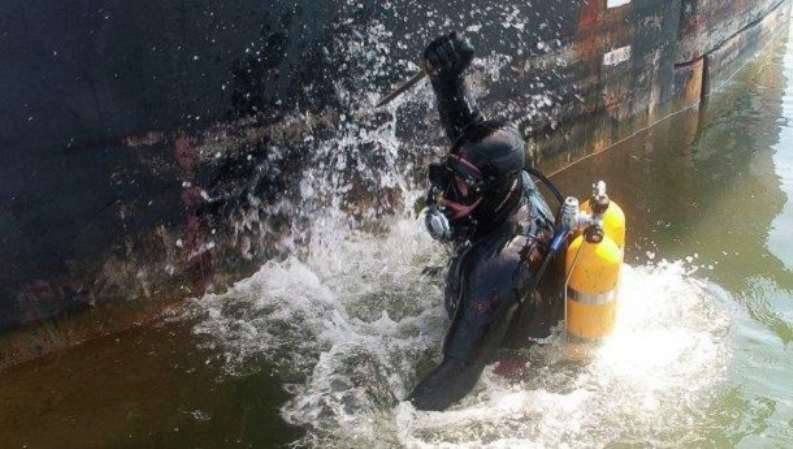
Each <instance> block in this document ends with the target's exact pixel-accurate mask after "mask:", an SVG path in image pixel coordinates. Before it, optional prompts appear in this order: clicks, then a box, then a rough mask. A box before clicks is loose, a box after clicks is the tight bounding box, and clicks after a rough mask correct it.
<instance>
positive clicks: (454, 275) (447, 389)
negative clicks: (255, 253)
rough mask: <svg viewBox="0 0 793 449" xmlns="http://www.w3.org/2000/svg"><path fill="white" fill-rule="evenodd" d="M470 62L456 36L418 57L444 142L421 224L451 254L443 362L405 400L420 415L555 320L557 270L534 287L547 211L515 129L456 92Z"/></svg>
mask: <svg viewBox="0 0 793 449" xmlns="http://www.w3.org/2000/svg"><path fill="white" fill-rule="evenodd" d="M473 56H474V48H473V47H472V46H471V44H470V43H469V42H468V41H467V40H466V39H464V38H463V37H461V36H460V35H458V34H457V33H451V34H449V35H444V36H441V37H439V38H437V39H435V40H434V41H432V42H431V43H430V44H429V45H428V47H427V48H426V50H425V52H424V56H423V59H424V60H423V63H424V67H425V70H426V72H427V73H428V75H429V76H430V80H431V83H432V87H433V90H434V92H435V95H436V98H437V106H438V111H439V113H440V117H441V121H442V123H443V126H444V128H445V130H446V134H447V136H448V138H449V140H450V142H451V149H450V151H449V152H448V154H447V156H446V158H445V160H443V161H441V162H437V163H433V164H431V165H430V167H429V181H430V188H429V193H428V195H427V205H428V208H427V215H426V217H425V221H426V225H427V229H428V231H429V233H430V234H431V235H432V237H433V238H434V239H436V240H440V241H442V242H445V243H447V244H449V245H450V246H451V252H452V256H451V258H450V261H449V265H448V272H447V274H446V287H445V291H444V297H445V299H444V303H445V308H446V311H447V313H448V314H449V318H450V319H451V325H450V327H449V329H448V331H447V334H446V337H445V340H444V343H443V360H442V362H441V363H440V365H438V366H437V367H436V368H435V369H433V370H432V371H431V372H430V373H429V374H428V375H427V376H425V377H424V379H423V380H421V382H420V383H419V384H418V386H416V387H415V389H414V390H413V392H412V393H411V395H410V396H409V400H410V401H411V402H412V403H413V404H414V405H415V407H416V408H417V409H421V410H444V409H446V408H448V407H449V406H451V405H452V404H453V403H455V402H457V401H458V400H460V399H461V398H462V397H463V396H465V395H466V394H467V393H468V392H469V391H470V390H471V389H472V388H473V386H474V384H475V383H476V381H477V380H478V378H479V376H480V374H481V372H482V370H483V369H484V367H485V365H486V364H487V363H491V362H492V361H493V357H494V355H495V354H496V352H497V351H498V350H499V348H501V347H502V346H503V345H504V344H505V342H506V343H509V342H513V341H517V344H522V343H523V342H527V341H528V338H529V337H545V336H547V335H549V334H550V330H551V328H552V327H553V326H554V325H556V324H557V322H558V321H559V320H560V319H561V317H562V314H563V305H562V306H561V307H560V306H559V305H560V304H562V301H560V300H558V298H557V296H558V294H559V292H560V291H561V289H560V288H559V285H558V279H559V278H560V276H558V275H557V276H554V275H553V274H558V273H559V272H560V271H561V269H560V268H558V267H557V266H556V265H554V264H550V266H551V268H550V269H549V270H548V272H549V275H548V276H544V278H543V280H542V282H539V283H538V282H537V281H538V274H541V273H543V272H545V268H546V266H547V265H546V264H544V263H543V262H545V259H546V255H547V254H548V247H549V244H550V241H551V239H552V237H553V234H554V214H553V213H552V212H551V210H550V208H549V207H548V205H547V203H546V202H545V200H544V199H543V197H542V194H541V193H540V192H539V191H538V190H537V188H536V185H535V184H534V181H533V180H532V179H531V178H530V177H529V175H528V174H527V173H526V171H525V170H524V169H525V168H526V167H527V162H529V161H527V157H526V143H525V141H524V139H523V137H522V136H521V134H520V132H519V131H518V130H517V129H516V128H515V127H514V126H512V125H509V124H507V123H504V122H501V121H497V120H486V119H485V117H483V116H482V113H481V112H480V110H479V108H478V107H477V105H476V102H475V101H474V99H473V98H472V97H471V95H470V93H469V92H468V90H467V89H466V83H465V77H464V74H463V73H464V72H465V70H466V68H467V67H468V66H469V65H470V64H471V61H472V60H473ZM530 165H533V164H530ZM548 259H550V258H548ZM541 268H542V269H541ZM554 279H555V280H554Z"/></svg>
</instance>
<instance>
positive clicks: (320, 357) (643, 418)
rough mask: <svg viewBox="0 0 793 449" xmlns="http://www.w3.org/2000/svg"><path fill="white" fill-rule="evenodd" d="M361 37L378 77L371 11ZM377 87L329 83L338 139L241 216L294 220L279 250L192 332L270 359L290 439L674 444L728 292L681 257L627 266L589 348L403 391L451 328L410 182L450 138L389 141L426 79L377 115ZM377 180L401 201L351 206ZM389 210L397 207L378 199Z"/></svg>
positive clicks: (712, 379)
mask: <svg viewBox="0 0 793 449" xmlns="http://www.w3.org/2000/svg"><path fill="white" fill-rule="evenodd" d="M505 20H506V19H505ZM513 22H514V21H510V22H509V24H510V27H514V26H515V23H517V22H514V23H513ZM505 23H507V22H505ZM353 34H354V36H357V38H355V39H352V38H351V39H348V40H345V41H344V42H339V43H338V45H339V46H342V45H343V46H345V48H347V49H348V50H347V51H348V58H347V59H346V60H345V61H344V63H346V64H351V65H355V64H358V65H360V66H361V69H362V70H361V72H362V73H369V74H374V75H372V76H383V75H384V74H385V73H386V72H387V70H386V67H385V64H386V61H387V56H388V48H387V47H383V46H381V45H380V46H378V42H382V41H383V40H385V39H389V38H390V34H389V31H388V30H385V29H384V28H383V27H382V26H379V25H377V24H375V25H373V26H371V27H370V28H369V29H366V30H361V31H360V32H356V33H353ZM490 58H491V59H492V61H491V62H493V64H490V65H489V66H488V67H490V68H491V69H492V73H490V72H487V71H485V72H482V71H479V73H478V74H477V75H476V76H475V77H474V84H475V87H474V89H475V90H476V91H477V92H478V93H479V94H481V93H482V92H483V91H484V90H486V86H487V85H488V82H492V80H493V78H497V77H498V76H499V73H500V67H502V66H504V64H505V63H506V62H504V61H507V62H508V61H509V56H505V55H491V56H490ZM499 61H501V63H499ZM392 63H393V61H392ZM400 64H401V67H403V68H404V69H405V70H406V71H410V70H411V68H412V67H411V66H410V63H409V62H408V61H401V62H400ZM494 67H495V68H494ZM357 82H360V84H356V83H357ZM350 83H352V84H350ZM371 85H372V80H371V79H368V78H367V79H362V80H359V81H357V80H346V81H345V82H339V83H338V85H337V91H338V92H337V94H338V97H339V99H340V102H341V103H342V104H344V105H346V106H345V107H346V112H345V113H343V114H341V117H340V120H339V126H338V129H337V130H336V131H337V132H336V133H335V134H334V135H333V136H332V137H330V138H327V139H325V140H321V139H319V140H316V141H314V140H313V139H314V138H313V137H311V139H312V140H311V141H308V140H307V144H308V147H307V148H308V149H309V150H310V152H308V153H307V154H308V157H310V158H311V161H310V163H308V164H306V165H305V168H304V169H303V171H302V172H301V173H293V174H292V176H297V177H298V178H299V179H300V183H299V188H298V189H297V190H298V191H296V192H291V193H290V195H289V196H288V197H285V198H284V199H283V200H281V201H279V202H277V203H274V204H256V206H257V207H256V208H254V209H253V210H251V211H249V212H248V215H246V216H245V217H243V219H241V220H240V221H239V224H240V227H241V228H245V229H251V228H255V227H256V226H257V223H259V224H260V223H262V222H264V221H266V217H267V216H273V215H276V214H281V215H286V216H288V217H290V218H291V220H292V221H291V222H292V223H293V225H292V227H291V231H290V232H288V233H286V234H285V235H283V236H282V237H281V238H282V240H281V241H280V242H279V245H280V246H281V247H282V248H284V249H285V251H284V254H286V256H284V257H282V258H279V259H277V260H271V261H270V262H267V263H265V264H264V265H263V266H262V267H261V268H260V269H259V270H258V272H257V273H256V274H254V275H253V276H251V277H250V278H248V279H245V280H243V281H241V282H239V283H237V284H236V285H235V286H233V287H232V288H231V289H229V290H228V291H227V292H225V293H223V294H210V295H206V296H204V297H202V298H197V299H195V300H193V301H192V303H191V304H189V305H188V307H187V309H188V310H187V315H188V316H189V317H191V318H192V319H194V320H195V321H196V323H197V324H196V325H195V327H194V332H195V333H196V334H198V335H201V336H206V340H207V341H209V343H208V344H210V345H211V346H213V347H214V348H215V349H216V352H217V353H219V354H222V358H223V362H224V365H225V366H226V367H227V369H228V372H229V375H244V373H245V372H246V371H247V370H250V369H257V367H258V366H262V365H263V363H262V362H263V361H264V362H266V366H268V367H274V369H275V370H276V371H277V374H278V375H279V378H280V379H283V381H284V382H285V384H284V386H285V388H286V389H287V390H288V391H289V392H290V393H291V394H292V399H291V400H290V401H289V402H288V403H287V404H286V405H284V406H283V408H282V411H281V412H282V416H283V418H284V419H285V420H286V421H288V422H290V423H293V424H296V425H300V426H303V427H305V428H306V429H307V432H306V436H305V437H304V439H303V440H302V441H301V442H299V444H300V445H301V446H308V447H344V448H351V447H361V448H372V447H374V448H379V447H383V448H385V447H389V448H390V447H408V448H414V447H415V448H443V447H448V448H452V447H454V448H458V447H463V448H465V447H470V448H479V447H491V448H502V447H503V448H514V447H525V448H565V447H566V448H596V447H606V446H609V445H610V444H612V443H616V442H619V443H623V444H626V445H627V446H628V447H633V446H635V445H639V446H640V445H641V444H646V443H648V442H649V444H650V446H652V447H656V446H658V447H660V446H669V447H675V442H676V441H679V440H680V439H684V438H686V432H687V430H686V429H691V428H692V427H693V426H695V425H696V422H697V421H698V420H699V419H700V418H701V417H702V415H703V413H705V412H704V411H703V410H705V409H706V407H707V404H708V402H709V400H710V396H711V395H713V394H715V388H714V386H715V385H718V384H719V382H720V381H721V379H722V377H723V376H724V375H725V371H726V367H727V361H728V359H729V347H728V338H729V337H728V335H727V334H728V329H729V319H728V315H727V314H726V313H725V312H724V311H723V309H722V308H721V307H720V304H722V303H724V302H726V299H725V295H726V293H724V292H723V291H722V290H720V289H719V288H717V287H715V286H713V285H711V284H708V283H706V282H703V281H699V280H696V279H695V278H693V277H692V276H689V275H688V274H687V273H686V271H685V268H684V265H683V264H681V263H660V264H657V265H653V266H647V267H628V266H626V267H625V271H624V273H623V278H622V285H621V294H620V302H621V310H620V314H619V323H618V326H617V330H616V332H615V334H614V335H613V336H612V337H611V338H609V339H608V340H607V341H606V342H604V343H603V344H602V345H600V346H598V347H593V348H586V350H585V351H582V350H581V348H574V347H572V346H571V345H569V344H568V343H567V342H566V341H565V338H564V336H563V335H562V333H561V332H557V334H555V335H553V336H552V337H550V338H548V339H546V340H543V341H540V342H536V343H535V344H533V345H532V346H531V347H530V348H527V349H526V350H524V351H521V354H520V359H521V360H523V361H525V366H524V368H523V369H522V370H521V371H520V373H519V376H517V377H514V378H509V379H507V378H504V377H501V376H499V375H497V374H496V373H495V371H494V369H493V367H489V368H487V369H486V370H485V372H484V374H483V376H482V378H481V380H480V382H479V383H478V384H477V386H476V387H475V389H474V391H473V392H472V393H471V394H469V395H468V396H467V397H466V398H465V399H464V400H463V401H462V402H461V403H460V404H457V405H455V406H454V407H453V408H452V409H451V410H449V411H446V412H442V413H432V412H419V411H416V410H415V409H414V408H413V407H412V406H411V405H410V404H409V403H406V402H404V401H403V399H404V398H405V397H406V395H407V393H408V392H409V391H410V389H411V388H412V386H413V385H415V384H416V382H417V378H416V367H417V365H421V364H425V363H427V362H429V361H431V360H432V359H435V360H437V358H438V356H439V349H440V345H441V340H442V336H443V334H444V332H445V330H446V327H447V326H448V321H447V319H446V317H445V313H444V311H443V308H442V294H441V292H442V287H443V286H442V279H441V276H440V275H438V274H437V273H438V271H439V270H425V268H427V267H439V266H440V267H442V266H444V265H445V262H446V259H447V254H446V253H445V250H444V248H442V247H440V246H439V245H437V244H436V243H434V242H433V241H432V240H431V239H430V238H429V236H428V235H427V234H426V232H425V230H424V229H423V225H422V223H423V220H422V219H421V218H420V217H418V218H417V217H416V216H415V213H414V212H413V210H412V204H413V203H414V201H415V199H416V198H418V195H419V193H418V192H417V191H418V190H420V189H421V188H422V186H421V185H420V184H419V183H416V182H415V181H411V175H414V174H415V172H416V170H417V165H419V164H421V163H422V162H423V161H422V160H421V157H418V156H417V154H419V153H421V154H424V155H425V156H423V157H425V158H426V157H432V155H433V154H440V153H442V152H443V149H442V148H440V147H432V146H426V147H422V148H420V149H419V150H416V148H415V146H414V147H413V150H414V151H413V152H410V151H408V150H406V147H407V146H410V145H415V144H416V142H408V140H410V135H409V133H408V134H403V136H402V137H401V139H400V137H398V132H397V130H398V128H399V125H400V124H399V123H398V120H399V119H398V115H399V114H398V111H400V110H401V111H403V112H404V111H407V112H410V111H422V110H424V111H425V112H424V113H423V114H424V115H421V114H419V115H416V114H413V115H411V114H409V113H408V114H407V119H408V120H423V119H426V109H427V107H428V105H429V104H430V103H431V98H432V97H431V96H430V95H429V91H428V88H427V86H426V84H425V85H423V86H421V85H420V86H419V87H418V88H417V90H415V91H414V92H413V95H412V96H410V97H409V98H407V97H403V98H399V99H397V100H396V101H394V102H393V103H391V104H390V105H389V106H388V109H387V110H386V111H385V112H383V113H380V114H379V115H378V114H373V113H372V112H371V111H370V110H368V109H367V108H368V107H369V106H370V105H371V104H374V102H375V101H376V100H377V99H378V97H379V94H380V92H376V93H375V92H373V91H372V90H371ZM356 89H360V91H356ZM550 98H551V97H549V96H543V97H541V98H537V99H535V100H534V103H536V104H537V111H540V109H541V108H542V107H545V106H553V103H552V101H551V99H550ZM509 109H510V108H507V110H509ZM537 111H535V112H537ZM511 114H512V113H511ZM515 114H517V115H515ZM515 114H512V115H514V117H512V116H510V118H512V119H520V118H521V116H520V114H518V113H517V112H515ZM274 154H276V156H277V152H275V153H274ZM413 179H415V178H413ZM385 191H389V192H392V193H393V194H394V195H395V196H396V198H397V200H398V201H389V202H387V204H382V203H378V202H377V201H375V203H373V204H372V205H371V208H369V209H366V208H365V209H363V210H360V208H358V209H356V207H354V206H351V205H350V204H351V203H350V201H349V200H350V199H351V198H352V199H355V197H356V196H360V195H361V192H364V193H367V192H368V193H371V192H375V198H376V199H377V198H381V199H382V196H383V194H382V192H385ZM253 200H254V201H252V202H253V203H255V198H254V199H253ZM359 204H360V203H359ZM383 206H385V207H386V208H390V209H391V210H389V211H386V212H387V213H383V212H384V211H383V210H377V208H379V207H383ZM383 217H386V218H383ZM264 231H266V230H264ZM261 234H262V235H267V233H266V232H262V233H261ZM289 254H291V255H289ZM440 271H441V272H442V271H443V270H440ZM426 273H435V274H426ZM582 354H583V355H582ZM632 445H633V446H632Z"/></svg>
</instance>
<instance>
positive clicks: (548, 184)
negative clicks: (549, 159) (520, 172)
mask: <svg viewBox="0 0 793 449" xmlns="http://www.w3.org/2000/svg"><path fill="white" fill-rule="evenodd" d="M526 171H527V172H529V174H530V175H532V176H534V177H535V178H537V179H539V180H540V181H542V183H543V184H545V187H547V188H548V190H550V191H551V193H553V195H554V196H555V197H556V199H557V201H559V205H560V206H561V205H563V204H564V196H563V195H562V192H560V191H559V189H557V188H556V186H555V185H554V183H552V182H551V180H550V179H548V178H546V177H545V175H543V174H542V173H540V172H539V170H537V169H535V168H527V169H526Z"/></svg>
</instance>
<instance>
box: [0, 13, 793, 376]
mask: <svg viewBox="0 0 793 449" xmlns="http://www.w3.org/2000/svg"><path fill="white" fill-rule="evenodd" d="M613 3H614V2H613V0H611V1H608V2H607V1H599V2H593V1H589V2H583V1H570V0H548V1H543V2H533V3H532V4H529V3H528V2H516V3H515V4H509V5H505V4H503V2H496V1H484V2H467V1H460V0H455V1H450V2H437V4H435V2H429V3H427V2H409V1H402V0H398V1H394V2H389V3H383V2H371V1H367V2H360V4H348V3H347V2H336V1H327V2H325V1H323V2H317V1H313V0H312V1H302V0H300V1H299V0H294V1H287V2H283V1H279V2H259V1H252V0H236V1H231V2H215V1H209V0H199V1H195V2H190V3H189V4H188V3H185V2H183V1H166V2H162V1H161V2H143V3H141V2H119V1H112V0H105V1H100V2H97V1H66V2H64V1H59V2H44V3H39V4H38V5H32V4H30V3H29V2H22V1H18V0H16V1H9V2H5V3H4V4H3V5H2V6H0V25H1V26H0V62H1V63H2V66H3V67H4V69H3V70H2V71H0V86H3V88H2V91H1V92H0V95H1V98H2V101H0V144H2V148H3V149H2V153H0V154H2V164H0V179H2V183H0V210H1V211H2V215H0V257H1V258H2V266H3V267H4V269H3V270H2V272H0V329H8V328H13V327H16V326H19V325H21V324H25V323H32V322H39V321H41V320H44V319H48V318H51V317H55V316H61V315H63V314H64V313H66V312H69V311H72V310H76V311H79V310H83V309H85V308H89V307H94V306H95V305H97V304H105V303H114V302H123V303H126V304H128V303H129V302H130V301H133V302H135V301H139V302H146V303H149V302H152V301H162V300H163V299H162V298H174V299H178V298H183V297H186V296H195V295H200V294H202V293H203V292H204V291H207V290H210V291H211V290H218V289H223V288H225V287H226V286H228V285H229V283H230V282H233V281H234V280H236V279H239V278H241V277H242V276H245V275H247V274H249V273H251V272H252V271H253V270H254V269H255V268H256V267H258V266H259V264H260V263H261V262H262V261H264V260H267V259H269V258H272V257H279V256H281V255H283V254H285V253H287V252H290V251H298V252H299V251H300V248H301V245H302V244H304V243H305V241H307V240H308V239H310V238H311V235H309V234H306V233H305V232H304V231H306V230H307V229H308V228H310V222H311V221H312V219H314V218H316V217H317V214H321V213H322V211H323V210H324V208H326V207H327V206H328V204H330V203H332V202H333V201H332V197H333V198H339V197H341V198H342V201H340V203H341V204H342V206H340V207H341V210H342V211H343V212H344V213H346V214H347V215H349V216H350V217H352V219H353V220H357V219H371V218H373V217H374V218H376V217H377V216H380V215H384V214H388V213H389V212H390V211H392V210H393V209H395V208H401V207H404V205H403V204H402V203H401V201H402V198H401V195H400V188H398V187H397V186H394V185H393V184H389V183H387V182H385V181H383V180H382V179H381V178H383V176H380V175H381V174H387V173H388V171H395V170H396V171H400V172H406V173H408V175H409V176H408V182H409V183H410V182H414V181H415V183H416V184H415V185H418V184H420V182H421V181H420V180H421V179H422V176H423V171H422V170H423V168H422V167H423V166H424V164H425V163H426V161H427V160H428V159H429V158H431V157H433V155H435V154H438V152H439V151H440V150H439V149H440V148H442V145H443V140H442V138H441V137H440V136H439V133H438V124H437V118H436V117H435V112H434V110H433V108H432V107H431V99H430V97H429V96H428V89H427V87H426V85H425V86H423V87H420V88H419V89H417V90H414V91H413V92H411V93H408V94H407V95H408V96H410V95H414V97H410V98H402V99H400V100H399V101H397V102H396V104H394V105H392V106H391V108H390V109H387V110H384V111H373V110H371V105H372V104H373V102H374V101H375V99H376V98H377V97H378V96H379V95H381V94H385V93H386V92H387V91H388V89H389V88H391V87H392V86H394V85H395V84H396V83H397V82H398V81H399V80H401V79H404V78H406V77H407V76H409V75H410V74H411V73H412V72H413V71H414V70H415V65H414V64H413V62H415V61H416V60H417V56H418V55H419V54H420V52H421V50H422V48H423V46H424V45H425V44H426V42H428V41H429V40H430V39H431V38H432V37H434V36H435V35H437V34H440V33H441V32H445V31H449V30H451V29H458V30H459V29H462V30H466V32H467V34H468V35H469V36H470V37H471V38H472V40H473V41H474V44H475V45H476V47H477V49H478V54H479V55H481V56H482V57H483V58H484V59H480V60H479V62H477V63H476V64H475V67H474V70H473V72H472V77H471V78H472V80H473V82H474V84H475V85H476V86H477V87H476V90H477V92H478V93H479V95H480V101H481V104H482V105H483V106H484V109H485V112H486V114H487V115H489V116H499V117H502V118H505V119H508V120H511V121H513V122H516V123H517V124H518V125H519V126H520V128H521V130H523V131H524V133H525V134H526V136H527V137H528V138H529V141H530V148H529V151H531V152H532V153H533V154H534V156H535V157H536V158H537V159H538V160H539V161H541V162H542V164H543V166H544V167H545V168H546V169H548V170H553V169H558V168H561V167H564V166H565V165H567V164H569V163H571V162H573V161H574V160H576V159H577V158H580V157H582V156H585V155H587V154H590V153H592V152H597V151H601V150H603V149H605V148H607V147H608V146H610V145H612V144H614V143H615V142H617V141H619V140H621V139H623V138H625V137H627V136H629V135H631V134H632V133H634V132H635V131H636V130H637V129H641V128H643V127H645V126H649V125H651V124H653V123H655V122H657V121H658V120H660V119H661V118H663V117H664V116H665V115H667V114H669V113H671V112H675V111H678V110H680V109H682V108H684V107H688V106H690V105H693V104H696V103H698V102H699V101H700V99H701V97H702V95H703V94H704V93H706V92H708V91H709V89H711V88H712V87H714V86H715V85H717V84H718V83H719V82H721V81H722V80H723V79H725V77H726V76H728V74H729V73H732V71H734V70H735V67H737V66H738V65H739V64H740V62H741V61H742V59H743V58H745V57H746V56H747V55H749V54H751V53H752V52H753V51H755V49H756V48H758V47H759V46H760V45H761V44H762V43H763V42H765V41H766V40H768V39H769V37H770V36H771V35H772V34H773V33H774V31H775V30H777V29H779V28H781V27H782V25H784V24H785V23H786V21H787V16H788V12H789V7H790V6H789V2H787V1H780V0H763V1H758V2H750V1H744V0H672V1H667V0H634V1H628V2H616V3H617V4H621V3H625V4H624V5H621V6H617V7H613V8H609V7H608V5H610V4H613ZM535 4H537V5H535ZM539 4H541V5H539ZM353 125H354V126H353ZM389 127H392V128H389ZM387 129H393V130H394V135H395V139H396V142H397V143H398V144H399V147H400V154H399V157H398V158H397V160H396V161H395V160H393V157H392V156H393V155H391V154H390V153H389V151H390V150H389V147H388V145H387V144H386V143H383V142H382V141H381V140H380V139H379V138H369V139H359V140H358V141H356V140H355V139H356V138H358V137H359V136H360V135H362V133H368V134H377V133H381V134H383V135H385V134H387V133H386V131H383V130H387ZM350 141H352V142H353V143H349V142H350ZM392 143H393V142H392ZM428 145H429V146H430V147H431V150H430V151H428ZM328 146H334V148H335V149H334V150H328V148H327V147H328ZM415 148H418V149H415ZM340 155H342V156H343V157H342V156H340ZM323 164H327V166H332V167H334V168H333V171H338V172H339V173H340V177H341V178H342V180H343V182H342V181H338V182H337V181H332V182H331V181H330V179H331V177H330V176H329V177H328V181H327V183H326V184H322V186H323V189H324V188H325V187H326V188H327V190H328V191H327V192H320V193H316V194H314V195H309V194H308V193H307V190H306V186H305V183H303V177H304V176H305V175H306V173H307V172H308V171H309V170H312V168H313V167H317V166H323ZM361 167H364V168H365V169H364V170H363V171H364V172H366V173H362V170H361ZM328 171H330V169H328ZM312 173H314V172H312ZM334 179H335V178H334ZM334 182H335V183H336V184H334ZM342 184H343V186H342ZM344 186H346V187H344ZM342 187H343V188H342ZM337 203H339V202H337ZM277 204H280V205H283V204H287V205H289V206H277V207H276V206H275V205H277ZM334 204H335V203H334ZM286 237H289V238H291V239H292V240H293V241H294V244H293V245H292V246H291V247H290V246H289V245H284V244H282V242H283V241H284V239H285V238H286ZM295 248H297V249H295ZM100 321H101V320H100ZM122 321H123V320H122ZM119 325H120V326H123V324H119ZM113 327H117V325H116V324H113V325H108V326H107V327H104V328H103V325H101V324H100V325H97V328H98V329H112V328H113ZM56 340H57V339H56ZM49 344H50V343H45V344H43V346H47V345H49ZM52 345H57V342H54V343H52ZM42 350H46V347H45V348H44V349H42ZM20 357H21V356H19V357H15V356H13V355H10V356H9V355H8V354H6V356H5V358H6V360H11V359H15V358H16V359H18V358H20ZM0 363H2V361H1V360H0Z"/></svg>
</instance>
